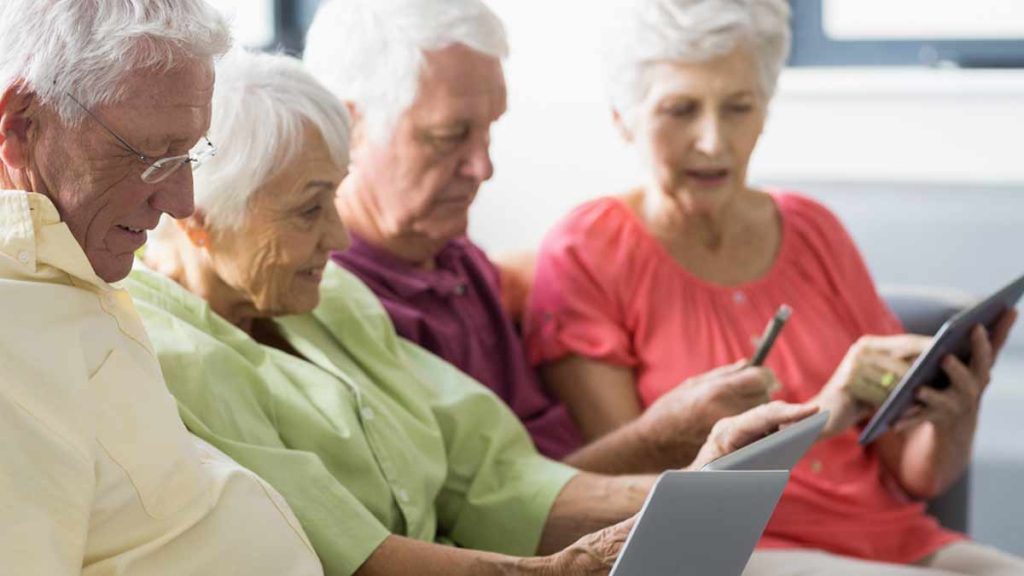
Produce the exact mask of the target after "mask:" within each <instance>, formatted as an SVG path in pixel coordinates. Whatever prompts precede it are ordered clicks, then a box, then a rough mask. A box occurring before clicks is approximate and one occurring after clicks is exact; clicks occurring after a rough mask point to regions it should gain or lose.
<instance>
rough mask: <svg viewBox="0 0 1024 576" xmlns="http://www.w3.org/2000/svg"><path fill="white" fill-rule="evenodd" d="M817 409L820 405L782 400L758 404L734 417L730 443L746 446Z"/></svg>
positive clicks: (736, 445)
mask: <svg viewBox="0 0 1024 576" xmlns="http://www.w3.org/2000/svg"><path fill="white" fill-rule="evenodd" d="M817 411H818V407H817V406H814V405H811V404H789V403H787V402H782V401H775V402H769V403H768V404H764V405H762V406H758V407H757V408H753V409H751V410H748V411H746V412H744V413H743V414H740V415H739V416H735V417H734V419H733V422H732V423H731V424H732V429H733V438H732V442H730V444H731V445H733V446H735V447H739V446H744V445H746V444H748V443H750V442H752V441H754V440H756V439H758V438H761V437H763V436H765V435H767V434H771V433H772V432H774V431H776V430H778V429H779V426H781V425H783V424H790V423H792V422H796V421H799V420H803V419H804V418H806V417H808V416H810V415H812V414H814V413H815V412H817Z"/></svg>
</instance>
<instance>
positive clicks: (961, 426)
mask: <svg viewBox="0 0 1024 576" xmlns="http://www.w3.org/2000/svg"><path fill="white" fill-rule="evenodd" d="M1016 320H1017V312H1016V310H1010V311H1009V312H1007V313H1006V314H1004V315H1003V317H1002V318H1000V320H999V323H998V324H997V325H996V327H995V329H994V330H993V331H992V334H991V335H989V333H988V331H987V330H985V328H984V327H983V326H980V325H979V326H975V327H974V330H973V331H972V332H971V360H970V365H969V366H968V365H965V364H964V363H963V362H961V361H960V359H959V358H957V357H956V356H953V355H952V354H951V355H948V356H946V357H945V358H943V360H942V370H943V371H944V372H945V373H946V375H947V376H949V381H950V385H949V387H947V388H945V389H943V390H938V389H935V388H932V387H931V386H922V387H920V388H918V390H917V394H916V396H915V398H916V400H917V404H916V405H915V406H913V407H911V408H910V409H909V410H907V411H906V412H905V413H904V414H903V416H902V417H901V418H900V420H899V421H898V422H897V423H896V425H895V426H894V428H893V429H894V431H895V432H903V431H906V430H909V429H911V428H915V427H917V426H918V425H919V424H921V423H923V422H931V423H932V424H934V425H935V426H936V427H938V428H939V429H943V430H952V431H963V432H964V433H968V434H972V435H973V433H974V428H975V426H976V424H977V419H978V408H979V407H980V405H981V395H982V394H983V393H984V392H985V389H986V388H987V387H988V384H989V382H990V381H991V378H992V366H993V365H994V364H995V361H996V357H997V356H998V355H999V351H1000V350H1001V349H1002V347H1003V344H1005V343H1006V339H1007V337H1008V336H1009V334H1010V329H1011V328H1012V327H1013V324H1014V322H1015V321H1016Z"/></svg>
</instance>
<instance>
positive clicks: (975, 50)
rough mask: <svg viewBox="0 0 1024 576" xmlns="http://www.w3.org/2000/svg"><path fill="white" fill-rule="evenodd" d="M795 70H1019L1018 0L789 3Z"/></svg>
mask: <svg viewBox="0 0 1024 576" xmlns="http://www.w3.org/2000/svg"><path fill="white" fill-rule="evenodd" d="M790 1H791V3H792V5H793V32H794V34H793V36H794V37H793V54H792V57H791V59H790V63H791V64H792V65H795V66H829V65H831V66H893V65H896V66H907V65H929V66H935V65H954V66H960V67H965V68H1016V67H1024V2H1022V1H1021V0H790Z"/></svg>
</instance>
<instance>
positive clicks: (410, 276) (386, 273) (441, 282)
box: [336, 234, 468, 299]
mask: <svg viewBox="0 0 1024 576" xmlns="http://www.w3.org/2000/svg"><path fill="white" fill-rule="evenodd" d="M351 237H352V244H351V246H349V248H348V250H346V251H345V252H344V258H351V259H354V260H359V261H360V262H363V263H365V264H366V265H367V266H369V267H370V268H372V269H373V270H375V271H376V274H375V277H376V279H378V280H380V281H383V282H385V283H386V284H387V285H388V287H390V288H391V290H393V291H394V293H395V294H396V295H398V297H399V298H402V299H409V298H413V297H415V296H419V295H421V294H423V293H426V292H433V293H435V294H436V295H439V296H444V297H447V296H449V295H451V294H452V293H453V292H454V291H455V290H456V287H457V286H460V285H461V286H463V287H464V286H465V285H466V284H467V282H468V278H467V276H466V274H465V271H464V270H463V268H462V267H461V266H458V265H457V264H456V263H455V262H454V261H453V257H452V252H453V250H455V248H454V243H455V242H456V241H455V240H453V241H450V242H448V243H447V244H446V245H445V246H444V248H442V249H441V251H440V252H438V254H437V256H436V260H437V262H436V267H435V268H434V269H432V270H426V269H423V268H420V267H417V266H414V265H412V264H410V263H408V262H406V261H404V260H402V259H400V258H398V257H396V256H394V255H393V254H391V253H390V252H387V251H386V250H383V249H381V248H378V247H377V246H374V245H373V244H370V243H369V242H367V241H366V240H363V239H362V238H360V237H359V236H357V235H356V234H351ZM336 260H337V261H338V262H339V263H340V259H337V258H336Z"/></svg>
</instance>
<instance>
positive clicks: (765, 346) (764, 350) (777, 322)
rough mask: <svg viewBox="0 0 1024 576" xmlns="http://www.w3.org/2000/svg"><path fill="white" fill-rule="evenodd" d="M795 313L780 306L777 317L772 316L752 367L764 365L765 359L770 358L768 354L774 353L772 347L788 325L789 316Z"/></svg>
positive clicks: (751, 362) (788, 308) (787, 307)
mask: <svg viewBox="0 0 1024 576" xmlns="http://www.w3.org/2000/svg"><path fill="white" fill-rule="evenodd" d="M792 313H793V310H792V309H791V308H790V307H789V306H786V305H785V304H783V305H782V306H779V309H778V310H777V311H776V312H775V316H772V319H771V321H770V322H768V326H767V327H765V329H764V334H762V335H761V343H760V344H758V345H757V350H756V351H755V352H754V358H753V359H752V360H751V361H750V365H751V366H760V365H762V364H764V361H765V358H767V357H768V353H769V352H771V351H772V345H773V344H775V339H776V338H778V336H779V332H781V331H782V327H783V326H785V325H786V320H789V315H790V314H792Z"/></svg>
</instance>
